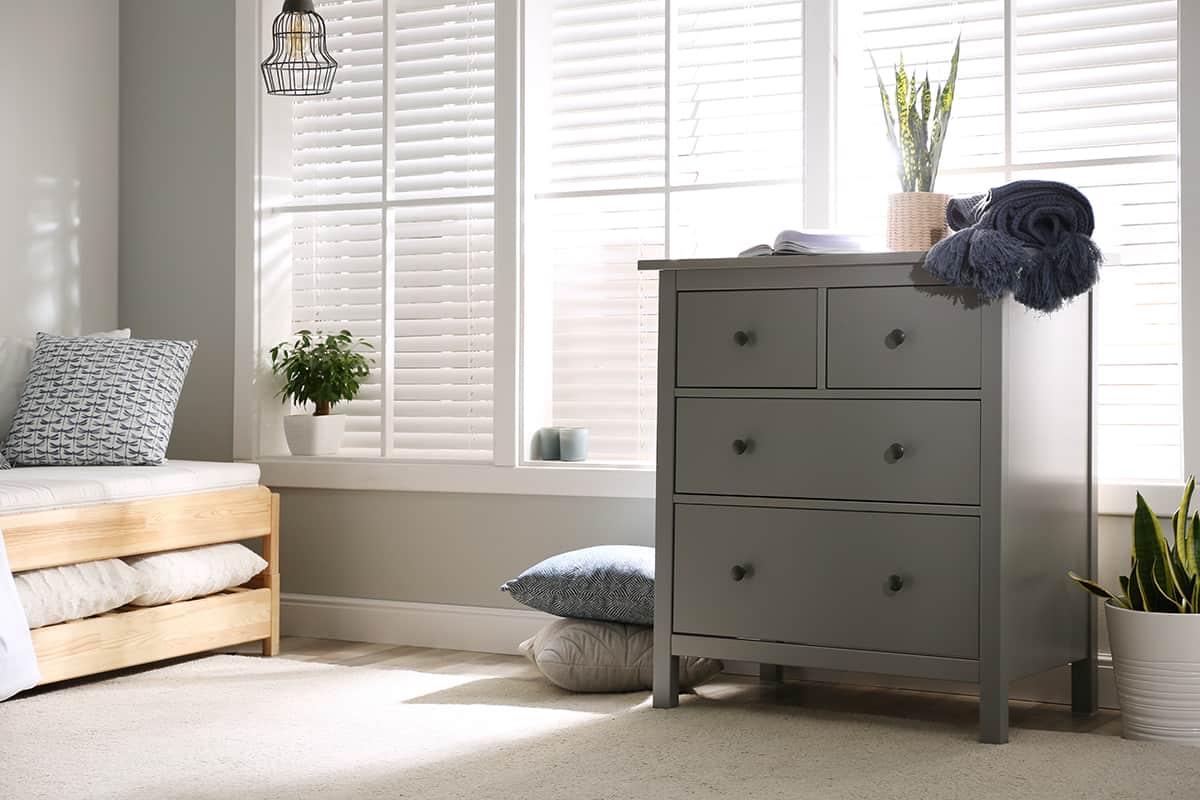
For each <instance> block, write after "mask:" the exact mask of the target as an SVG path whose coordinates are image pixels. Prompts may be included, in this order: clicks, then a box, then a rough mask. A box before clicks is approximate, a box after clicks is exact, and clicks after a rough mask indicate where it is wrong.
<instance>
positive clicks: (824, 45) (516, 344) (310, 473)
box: [233, 0, 1200, 514]
mask: <svg viewBox="0 0 1200 800" xmlns="http://www.w3.org/2000/svg"><path fill="white" fill-rule="evenodd" d="M670 2H671V0H667V3H668V11H669V10H670ZM384 3H385V18H390V16H388V15H389V14H390V7H391V0H384ZM1011 3H1012V0H1006V3H1005V8H1006V12H1007V10H1008V8H1009V6H1010V5H1011ZM513 4H514V5H515V6H516V7H517V9H518V11H517V13H499V14H497V18H496V47H497V54H496V62H497V71H496V74H497V85H496V105H495V109H496V111H495V113H496V134H495V135H496V153H497V157H496V160H495V164H496V189H495V198H496V204H495V215H496V216H495V225H496V231H495V233H496V260H495V274H496V280H495V289H494V292H495V306H496V320H495V325H496V332H495V337H496V344H495V359H496V370H495V405H494V414H495V417H494V420H493V426H494V434H493V435H494V455H493V462H492V463H490V464H477V463H476V464H471V463H445V462H437V463H429V462H414V461H399V460H395V459H386V458H372V459H359V458H339V457H330V458H308V457H297V456H264V455H263V453H262V452H260V446H259V442H260V437H261V435H262V433H263V431H264V426H265V425H271V424H274V425H276V427H280V426H279V422H278V418H277V415H276V414H274V413H271V412H270V411H269V410H268V409H269V408H271V407H273V406H271V405H269V404H268V403H267V402H266V398H267V397H269V396H270V395H271V394H273V388H272V382H271V379H270V378H271V376H270V373H269V370H268V369H267V365H266V363H265V361H264V360H263V358H264V356H263V354H264V352H265V350H264V347H265V346H266V345H268V344H273V343H274V342H269V343H268V342H267V341H265V339H266V337H264V335H263V327H264V326H263V320H264V317H267V316H269V315H270V313H271V309H270V303H269V298H265V297H264V296H263V292H262V291H261V287H262V285H263V280H264V277H266V276H264V275H263V274H262V264H261V261H260V259H259V257H258V240H259V208H260V205H261V203H260V197H261V193H260V186H259V180H258V173H259V164H260V161H261V156H262V149H261V138H260V131H261V115H262V109H263V94H262V88H261V85H260V80H259V72H258V61H259V49H260V44H261V42H262V41H263V40H264V37H265V36H266V35H267V33H268V31H269V24H270V20H271V19H272V18H273V16H274V13H275V11H274V2H273V0H253V2H243V3H238V4H237V10H236V33H235V37H236V59H235V61H236V70H237V73H236V74H237V79H236V98H235V108H236V134H235V170H236V197H235V209H234V212H235V215H236V239H237V240H236V243H235V259H236V276H235V308H236V322H235V351H234V370H235V384H234V397H233V402H234V412H235V413H234V430H233V452H234V458H236V459H238V460H245V461H254V462H256V463H258V464H259V465H260V466H261V468H262V470H263V480H264V482H266V483H267V484H269V485H272V486H277V487H300V488H328V489H365V490H383V491H427V492H467V493H483V494H487V493H500V494H546V495H570V496H598V497H629V498H652V497H654V468H653V467H652V466H644V467H637V466H606V465H601V464H586V463H585V464H565V463H561V462H545V463H539V462H526V461H525V460H524V459H523V458H522V455H521V453H522V449H523V448H522V447H521V446H520V443H521V441H522V439H523V438H524V437H525V436H526V435H527V434H528V432H527V431H524V430H523V427H524V426H525V425H527V424H529V421H530V418H529V416H528V411H527V410H526V409H523V408H522V405H521V394H522V392H521V386H522V374H521V363H520V362H521V353H522V347H521V346H520V342H521V338H522V336H523V333H524V331H525V322H524V319H523V313H522V309H523V306H524V287H523V285H522V281H521V275H522V271H523V270H522V267H523V265H522V260H521V259H522V247H521V245H522V236H523V234H522V229H521V226H522V219H523V202H524V196H525V193H524V190H523V186H522V173H523V167H524V149H523V124H524V121H523V113H522V110H521V106H520V100H521V92H520V88H521V85H522V81H523V76H522V74H521V66H522V63H523V58H522V55H521V51H522V42H523V36H524V13H523V8H524V3H523V0H513ZM1187 6H1188V3H1185V2H1180V3H1179V48H1178V69H1179V99H1180V103H1179V142H1180V154H1179V155H1180V160H1179V164H1180V217H1181V225H1180V250H1181V276H1180V280H1181V295H1182V296H1181V300H1182V304H1181V306H1182V308H1183V309H1184V313H1183V319H1182V336H1183V343H1182V344H1183V436H1184V466H1185V474H1194V473H1197V472H1200V314H1192V315H1190V316H1189V314H1188V313H1187V310H1189V309H1196V308H1200V265H1198V266H1193V265H1191V263H1190V260H1189V256H1190V254H1192V253H1200V230H1197V227H1198V226H1197V225H1196V224H1187V222H1186V221H1187V220H1194V221H1196V222H1197V223H1200V154H1192V155H1191V156H1190V157H1189V154H1188V153H1185V152H1183V148H1182V143H1183V142H1185V141H1189V139H1194V140H1196V141H1200V80H1196V81H1189V80H1187V79H1186V75H1187V74H1188V70H1189V69H1190V70H1191V72H1192V73H1193V74H1200V8H1197V7H1195V6H1194V5H1193V7H1192V8H1190V9H1189V8H1187ZM507 7H508V4H507V3H498V10H499V9H501V8H507ZM836 8H837V0H809V2H808V7H807V8H806V23H805V52H806V53H807V54H808V56H807V58H806V63H805V71H804V74H805V118H806V138H807V141H808V148H807V149H806V159H805V201H806V202H805V205H804V207H805V209H806V215H805V224H806V225H810V226H823V225H828V224H829V222H830V215H831V214H832V212H833V209H834V208H836V203H835V200H836V198H835V197H834V187H835V185H836V182H835V180H834V176H833V174H832V169H831V168H830V167H829V166H828V165H831V164H835V163H836V160H835V156H836V150H835V142H836V136H835V131H834V130H833V129H832V126H828V127H827V126H819V125H810V124H809V122H808V121H809V120H819V119H827V120H831V121H832V120H834V119H835V118H836V114H835V112H836V98H837V96H838V85H837V74H836V64H837V53H836V42H837V41H838V38H837V36H835V35H834V33H836V32H837V23H836V16H835V15H836ZM668 36H669V33H668ZM389 39H390V36H389ZM668 57H669V56H668ZM501 65H505V66H506V67H507V68H502V66H501ZM385 74H386V75H387V76H388V77H387V78H386V81H387V82H388V83H390V82H391V80H393V77H392V76H393V71H392V70H391V69H386V68H385ZM389 94H390V93H389ZM385 152H389V153H390V152H391V147H390V146H385ZM819 153H823V154H827V155H826V156H824V157H820V158H818V157H817V155H818V154H819ZM506 156H507V157H506ZM385 202H387V201H386V200H385ZM1193 273H1195V276H1193ZM1194 421H1195V422H1194ZM1193 422H1194V424H1191V423H1193ZM385 430H386V428H385ZM1181 489H1182V486H1180V485H1178V484H1176V483H1150V484H1141V485H1133V484H1127V483H1108V484H1103V485H1101V487H1100V493H1099V511H1100V513H1102V514H1128V513H1130V512H1131V510H1132V508H1133V496H1134V492H1135V491H1141V492H1142V493H1143V495H1145V496H1146V498H1147V500H1148V501H1149V502H1150V503H1151V504H1152V505H1153V506H1154V507H1155V508H1159V509H1160V510H1165V509H1168V508H1171V507H1173V506H1174V505H1175V504H1176V503H1177V502H1178V498H1179V493H1180V491H1181Z"/></svg>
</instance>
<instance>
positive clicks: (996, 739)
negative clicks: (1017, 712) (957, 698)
mask: <svg viewBox="0 0 1200 800" xmlns="http://www.w3.org/2000/svg"><path fill="white" fill-rule="evenodd" d="M979 741H981V742H983V743H984V744H1006V743H1007V742H1008V685H1007V684H1006V683H1000V682H997V681H991V682H986V681H985V682H983V683H980V684H979Z"/></svg>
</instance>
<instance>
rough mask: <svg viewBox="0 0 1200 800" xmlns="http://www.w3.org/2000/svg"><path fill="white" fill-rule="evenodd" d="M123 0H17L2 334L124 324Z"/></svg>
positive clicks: (0, 205)
mask: <svg viewBox="0 0 1200 800" xmlns="http://www.w3.org/2000/svg"><path fill="white" fill-rule="evenodd" d="M117 19H118V4H117V0H56V2H46V0H5V3H4V14H3V24H0V52H2V53H4V58H5V60H6V61H7V62H8V64H9V67H8V68H7V69H4V70H2V71H0V96H2V97H3V98H4V104H5V108H6V109H7V114H6V118H5V121H4V124H3V125H0V175H3V180H4V190H3V192H0V336H31V335H33V333H35V332H36V331H49V332H53V333H65V334H78V333H86V332H90V331H97V330H106V329H110V328H114V327H116V324H117V191H118V188H117V130H118V129H117V105H118V80H117V36H118V27H117Z"/></svg>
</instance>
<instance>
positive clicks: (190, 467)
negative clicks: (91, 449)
mask: <svg viewBox="0 0 1200 800" xmlns="http://www.w3.org/2000/svg"><path fill="white" fill-rule="evenodd" d="M258 477H259V471H258V465H257V464H234V463H224V462H216V461H168V462H166V463H164V464H159V465H158V466H153V467H16V468H14V469H6V470H4V471H2V472H0V530H3V529H4V517H3V516H2V515H4V514H13V513H16V512H20V511H43V510H45V509H50V508H65V507H69V506H84V505H94V504H97V503H119V502H123V501H126V500H144V499H147V498H152V497H164V496H169V495H178V494H195V493H198V492H215V491H218V490H221V489H237V488H241V487H244V486H257V485H258Z"/></svg>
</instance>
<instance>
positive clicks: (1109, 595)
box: [1067, 572, 1121, 602]
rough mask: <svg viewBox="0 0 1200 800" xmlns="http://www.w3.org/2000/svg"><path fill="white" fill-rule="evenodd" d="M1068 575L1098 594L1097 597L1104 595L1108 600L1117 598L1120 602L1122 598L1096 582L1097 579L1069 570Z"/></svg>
mask: <svg viewBox="0 0 1200 800" xmlns="http://www.w3.org/2000/svg"><path fill="white" fill-rule="evenodd" d="M1067 577H1068V578H1070V579H1071V580H1073V581H1075V582H1076V583H1078V584H1079V585H1080V586H1082V587H1083V588H1084V589H1087V590H1088V591H1089V592H1091V593H1092V594H1094V595H1096V596H1097V597H1103V598H1105V599H1107V600H1116V601H1118V602H1120V600H1121V598H1119V597H1117V596H1116V595H1115V594H1113V593H1112V592H1110V591H1109V590H1108V589H1105V588H1104V587H1103V586H1101V585H1100V584H1098V583H1096V582H1095V581H1090V580H1088V579H1087V578H1083V577H1080V576H1079V575H1076V574H1075V573H1074V572H1068V573H1067Z"/></svg>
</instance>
